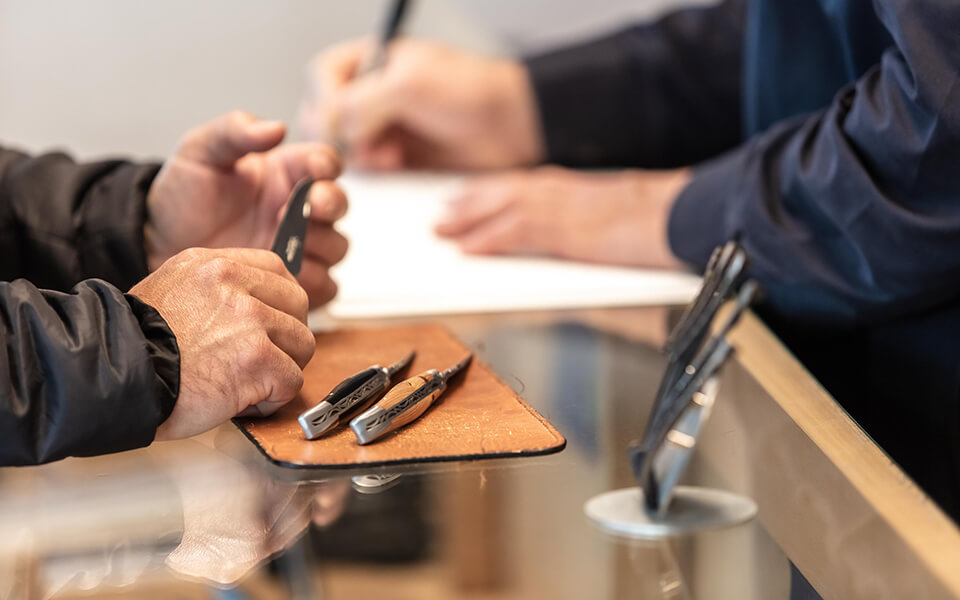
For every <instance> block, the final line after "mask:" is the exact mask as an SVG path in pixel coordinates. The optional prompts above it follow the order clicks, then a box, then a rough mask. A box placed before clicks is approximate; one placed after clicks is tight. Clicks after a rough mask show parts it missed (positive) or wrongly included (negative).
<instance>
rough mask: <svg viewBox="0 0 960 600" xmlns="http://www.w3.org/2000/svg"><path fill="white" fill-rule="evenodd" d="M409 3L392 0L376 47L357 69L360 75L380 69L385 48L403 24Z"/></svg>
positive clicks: (384, 62) (385, 60)
mask: <svg viewBox="0 0 960 600" xmlns="http://www.w3.org/2000/svg"><path fill="white" fill-rule="evenodd" d="M409 5H410V1H409V0H393V3H392V4H391V5H390V11H389V12H388V13H387V15H386V19H384V21H383V27H382V28H381V29H380V38H379V39H378V40H377V47H376V48H375V49H374V51H373V55H372V56H371V57H370V59H369V60H368V61H366V63H365V64H364V66H363V68H361V69H360V70H359V71H358V73H359V74H360V75H366V74H368V73H371V72H373V71H377V70H379V69H382V68H383V66H384V65H385V64H386V62H387V49H388V48H389V46H390V42H392V41H393V40H394V38H396V37H397V35H398V34H399V33H400V26H401V25H402V24H403V18H404V16H406V13H407V9H408V8H409Z"/></svg>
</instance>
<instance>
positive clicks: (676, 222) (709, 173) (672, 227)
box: [667, 153, 740, 270]
mask: <svg viewBox="0 0 960 600" xmlns="http://www.w3.org/2000/svg"><path fill="white" fill-rule="evenodd" d="M732 154H735V153H732ZM732 160H735V159H734V157H733V156H731V155H730V154H728V155H725V156H721V157H719V158H716V159H714V160H711V161H708V162H706V163H703V164H701V165H700V166H698V167H697V168H696V169H695V170H694V172H693V176H692V177H691V179H690V182H689V183H688V184H687V186H686V187H685V188H684V189H683V191H681V192H680V194H679V195H678V196H677V199H676V200H675V201H674V203H673V208H671V210H670V218H669V221H668V224H667V241H668V243H669V244H670V250H671V251H672V252H673V254H674V256H676V257H677V258H679V259H680V260H682V261H684V262H686V263H689V264H690V265H693V266H695V267H696V268H697V269H700V270H703V268H704V267H706V265H707V261H708V260H710V255H711V254H712V253H713V250H714V248H716V247H717V246H721V245H723V244H725V243H726V242H727V241H729V240H731V239H733V238H735V237H737V235H738V232H737V230H736V225H735V224H734V223H733V222H732V219H731V216H732V212H731V206H730V205H731V204H732V203H733V202H734V201H735V199H736V198H737V195H738V191H737V187H738V184H737V180H736V177H735V176H734V174H736V173H739V172H740V171H739V170H737V169H732V168H731V167H732V165H731V164H730V162H731V161H732Z"/></svg>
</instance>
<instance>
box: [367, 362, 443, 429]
mask: <svg viewBox="0 0 960 600" xmlns="http://www.w3.org/2000/svg"><path fill="white" fill-rule="evenodd" d="M435 377H437V374H436V373H435V372H434V373H431V372H429V371H428V372H426V373H420V374H419V375H415V376H413V377H411V378H410V379H407V380H406V381H402V382H400V383H398V384H397V385H395V386H394V387H393V389H391V390H390V391H389V392H387V395H386V396H384V397H383V399H382V400H380V402H378V403H377V406H380V407H381V408H383V410H385V411H389V410H390V409H391V408H393V407H394V406H395V405H396V404H397V403H399V402H401V401H403V399H404V398H406V397H407V396H409V395H410V394H412V393H414V392H415V391H417V390H419V389H420V388H422V387H423V386H425V385H427V384H428V383H430V382H431V381H432V380H433V379H434V378H435ZM445 389H446V386H444V385H442V386H440V387H438V388H437V389H436V390H434V391H433V392H431V393H430V394H428V395H427V396H425V397H424V398H423V399H422V400H420V402H418V403H417V404H416V405H415V406H411V407H410V408H409V409H407V410H405V411H403V412H402V413H400V414H399V415H397V416H396V417H394V418H393V422H392V423H391V424H390V427H389V428H388V429H387V430H386V431H393V430H394V429H398V428H400V427H403V426H404V425H407V424H408V423H410V422H412V421H414V420H416V419H417V417H419V416H420V415H422V414H423V413H424V412H425V411H426V410H427V409H428V408H430V406H431V405H432V404H433V403H434V401H435V400H436V399H437V398H439V397H440V394H442V393H443V391H444V390H445ZM384 433H386V432H384Z"/></svg>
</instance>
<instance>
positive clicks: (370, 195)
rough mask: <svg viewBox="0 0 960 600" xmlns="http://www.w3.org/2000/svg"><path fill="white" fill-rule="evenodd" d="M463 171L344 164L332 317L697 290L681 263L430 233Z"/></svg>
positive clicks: (648, 298)
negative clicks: (581, 254)
mask: <svg viewBox="0 0 960 600" xmlns="http://www.w3.org/2000/svg"><path fill="white" fill-rule="evenodd" d="M461 181H462V180H461V178H459V177H457V176H448V175H431V174H396V175H366V174H365V175H358V174H347V175H345V176H344V177H343V178H342V179H341V180H340V182H341V185H342V187H343V188H344V190H345V191H346V192H347V196H348V197H349V199H350V209H349V212H348V213H347V216H346V217H344V219H343V221H342V222H341V223H340V224H339V225H338V228H339V229H340V231H341V232H343V233H344V235H346V236H347V238H348V239H349V240H350V250H349V251H348V253H347V256H346V258H345V259H344V260H343V262H342V263H341V264H340V265H338V266H337V267H335V268H334V269H333V277H334V279H335V280H336V281H337V282H338V284H339V286H340V293H339V295H338V296H337V298H336V300H334V301H333V302H332V303H331V304H330V305H329V307H328V310H329V312H330V315H331V316H333V317H334V318H337V319H351V318H371V317H392V316H411V315H431V314H451V313H477V312H509V311H518V310H537V309H569V308H586V307H600V306H637V305H650V304H680V303H685V302H688V301H689V300H690V299H692V298H693V296H694V295H695V294H696V291H697V288H698V286H699V281H700V280H699V278H698V277H695V276H693V275H690V274H686V273H672V272H665V271H657V270H645V269H627V268H620V267H608V266H599V265H592V264H584V263H577V262H570V261H561V260H552V259H545V258H527V257H510V256H470V255H465V254H463V253H461V252H460V251H459V250H458V249H457V248H456V246H455V245H454V244H452V243H451V242H449V241H447V240H444V239H442V238H440V237H438V236H437V235H435V234H434V233H433V224H434V223H435V222H436V220H437V217H438V216H439V214H440V212H441V211H442V210H443V207H444V203H445V202H446V200H447V199H449V198H450V197H451V196H452V195H453V194H455V193H456V192H457V189H458V188H459V186H460V184H461Z"/></svg>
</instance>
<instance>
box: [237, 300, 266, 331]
mask: <svg viewBox="0 0 960 600" xmlns="http://www.w3.org/2000/svg"><path fill="white" fill-rule="evenodd" d="M233 307H234V310H235V311H236V312H237V315H238V316H239V317H240V318H242V319H252V320H254V321H257V325H258V326H259V325H260V323H259V322H260V321H261V320H262V316H261V304H260V302H259V301H258V300H257V299H256V298H254V297H253V296H249V295H247V294H239V295H238V296H237V298H236V300H235V301H234V302H233Z"/></svg>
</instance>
